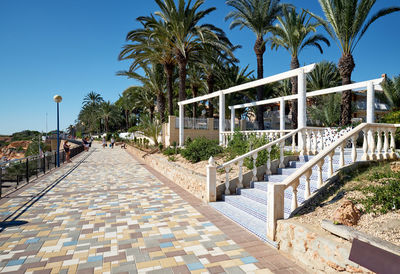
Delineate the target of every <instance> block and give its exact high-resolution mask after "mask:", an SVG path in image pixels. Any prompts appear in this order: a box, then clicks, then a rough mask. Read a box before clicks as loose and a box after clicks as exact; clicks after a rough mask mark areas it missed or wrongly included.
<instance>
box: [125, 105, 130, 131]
mask: <svg viewBox="0 0 400 274" xmlns="http://www.w3.org/2000/svg"><path fill="white" fill-rule="evenodd" d="M128 112H129V110H127V109H125V123H126V129H129V114H128Z"/></svg>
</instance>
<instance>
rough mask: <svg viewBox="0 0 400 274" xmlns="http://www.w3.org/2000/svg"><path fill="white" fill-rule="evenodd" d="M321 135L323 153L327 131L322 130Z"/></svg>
mask: <svg viewBox="0 0 400 274" xmlns="http://www.w3.org/2000/svg"><path fill="white" fill-rule="evenodd" d="M319 134H320V136H321V151H323V150H324V149H325V140H324V135H325V131H324V130H320V132H319Z"/></svg>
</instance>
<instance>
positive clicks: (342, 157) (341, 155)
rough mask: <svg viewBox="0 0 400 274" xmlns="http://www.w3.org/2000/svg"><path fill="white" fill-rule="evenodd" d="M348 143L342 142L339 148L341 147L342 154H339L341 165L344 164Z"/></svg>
mask: <svg viewBox="0 0 400 274" xmlns="http://www.w3.org/2000/svg"><path fill="white" fill-rule="evenodd" d="M345 145H346V141H344V142H343V143H341V144H340V146H339V149H340V155H339V167H343V166H344V147H345Z"/></svg>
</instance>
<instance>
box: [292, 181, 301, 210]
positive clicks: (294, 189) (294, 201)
mask: <svg viewBox="0 0 400 274" xmlns="http://www.w3.org/2000/svg"><path fill="white" fill-rule="evenodd" d="M299 182H300V181H299V179H297V180H296V181H294V182H293V184H292V193H293V195H292V206H291V212H293V211H294V210H295V209H296V208H297V207H298V203H297V187H298V186H299Z"/></svg>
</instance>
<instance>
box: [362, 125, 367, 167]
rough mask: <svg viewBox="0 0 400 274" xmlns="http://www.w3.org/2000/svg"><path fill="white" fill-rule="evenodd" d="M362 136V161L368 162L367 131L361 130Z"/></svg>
mask: <svg viewBox="0 0 400 274" xmlns="http://www.w3.org/2000/svg"><path fill="white" fill-rule="evenodd" d="M363 135H364V140H363V156H362V158H361V159H362V160H363V161H367V160H368V130H367V129H365V130H363Z"/></svg>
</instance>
